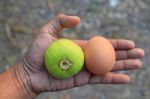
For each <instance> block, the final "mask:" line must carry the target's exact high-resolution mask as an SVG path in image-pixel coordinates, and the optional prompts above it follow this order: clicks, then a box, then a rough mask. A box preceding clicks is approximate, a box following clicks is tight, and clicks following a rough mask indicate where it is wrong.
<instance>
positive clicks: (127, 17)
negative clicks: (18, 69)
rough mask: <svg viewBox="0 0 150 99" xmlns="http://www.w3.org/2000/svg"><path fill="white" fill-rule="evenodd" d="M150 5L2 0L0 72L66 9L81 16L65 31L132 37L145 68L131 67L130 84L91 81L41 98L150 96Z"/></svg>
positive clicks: (121, 0) (126, 0)
mask: <svg viewBox="0 0 150 99" xmlns="http://www.w3.org/2000/svg"><path fill="white" fill-rule="evenodd" d="M149 5H150V1H149V0H0V72H3V71H4V70H6V69H8V68H9V67H10V66H11V65H12V64H15V63H16V62H17V61H18V60H19V59H20V57H21V56H23V54H24V53H25V52H26V50H27V48H28V46H29V44H30V43H31V40H32V38H33V36H34V35H35V34H36V32H35V30H36V28H38V27H40V26H41V25H42V24H44V23H45V22H47V21H48V20H49V19H51V18H52V17H53V16H55V15H57V14H58V13H60V12H64V13H67V14H70V15H78V16H80V17H81V19H82V22H81V24H79V25H78V26H77V27H76V28H73V29H68V30H67V29H65V30H64V31H63V33H62V34H63V35H64V36H65V37H70V38H73V39H75V38H78V39H88V38H90V37H92V36H95V35H103V36H105V37H108V38H127V39H131V40H133V41H135V42H136V46H137V47H142V48H143V49H144V50H145V52H146V56H145V58H144V59H143V62H144V68H143V69H142V70H141V71H131V72H126V73H129V74H130V75H131V77H132V82H131V83H130V84H128V85H92V86H91V85H87V86H83V87H80V88H74V89H70V90H66V91H61V92H57V93H55V92H53V93H44V94H41V95H40V96H39V97H37V98H36V99H41V98H42V99H150V76H149V75H150V68H149V64H150V53H149V52H150V39H149V38H150V17H149V16H150V6H149Z"/></svg>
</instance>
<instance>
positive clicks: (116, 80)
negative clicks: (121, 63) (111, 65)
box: [88, 73, 130, 84]
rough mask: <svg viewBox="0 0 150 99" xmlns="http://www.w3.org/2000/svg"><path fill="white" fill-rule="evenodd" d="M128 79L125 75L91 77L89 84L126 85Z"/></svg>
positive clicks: (110, 74)
mask: <svg viewBox="0 0 150 99" xmlns="http://www.w3.org/2000/svg"><path fill="white" fill-rule="evenodd" d="M129 82H130V77H129V76H127V75H125V74H114V73H107V74H106V75H104V76H94V75H93V76H91V77H90V79H89V82H88V83H89V84H127V83H129Z"/></svg>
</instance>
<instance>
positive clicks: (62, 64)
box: [59, 58, 72, 70]
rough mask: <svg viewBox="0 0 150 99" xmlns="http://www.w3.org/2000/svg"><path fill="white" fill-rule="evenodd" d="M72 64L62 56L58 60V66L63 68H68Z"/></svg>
mask: <svg viewBox="0 0 150 99" xmlns="http://www.w3.org/2000/svg"><path fill="white" fill-rule="evenodd" d="M71 65H72V64H71V63H70V61H69V60H67V59H66V58H63V59H62V60H61V61H60V64H59V66H60V68H61V69H63V70H68V69H69V68H70V66H71Z"/></svg>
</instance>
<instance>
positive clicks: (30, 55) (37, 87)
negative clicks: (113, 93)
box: [16, 14, 144, 93]
mask: <svg viewBox="0 0 150 99" xmlns="http://www.w3.org/2000/svg"><path fill="white" fill-rule="evenodd" d="M79 22H80V18H79V17H77V16H66V15H64V14H60V15H58V16H56V17H55V18H54V19H52V20H51V21H50V22H49V23H47V24H46V25H45V26H43V27H42V28H41V30H40V33H39V34H38V35H37V37H36V38H35V40H34V41H33V42H32V44H31V46H30V48H29V50H28V52H27V53H26V54H25V56H24V58H23V60H22V62H21V64H20V65H18V66H17V68H16V74H17V77H18V79H19V80H20V81H21V82H24V83H25V87H26V89H28V90H32V91H33V92H36V93H40V92H45V91H59V90H64V89H69V88H73V87H77V86H81V85H85V84H126V83H128V82H129V81H130V77H129V76H127V75H125V74H117V73H114V71H124V70H133V69H139V68H141V66H142V62H141V61H140V60H139V59H140V58H142V57H143V56H144V51H143V50H142V49H140V48H135V44H134V42H132V41H129V40H123V39H111V40H110V42H111V43H112V45H113V47H114V48H115V51H116V57H117V60H116V63H115V66H114V68H113V69H112V71H111V72H109V73H108V74H106V75H104V76H95V75H92V74H91V73H89V72H88V71H87V70H86V68H83V70H82V71H81V72H80V73H79V74H77V75H75V76H74V77H72V78H69V79H67V80H59V79H56V78H54V77H52V76H51V75H50V74H49V73H48V72H47V70H46V69H45V65H44V52H45V50H46V49H47V47H48V46H49V45H50V44H51V43H52V42H54V41H55V40H57V39H59V32H60V31H61V30H62V29H63V28H71V27H74V26H75V25H77V24H78V23H79ZM75 42H76V43H77V44H79V45H80V46H81V47H82V48H83V49H84V46H85V45H86V43H87V41H85V40H75Z"/></svg>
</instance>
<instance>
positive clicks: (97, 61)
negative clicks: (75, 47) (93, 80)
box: [84, 36, 116, 76]
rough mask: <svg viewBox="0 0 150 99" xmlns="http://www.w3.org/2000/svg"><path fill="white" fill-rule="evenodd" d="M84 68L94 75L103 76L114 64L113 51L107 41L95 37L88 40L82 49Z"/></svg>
mask: <svg viewBox="0 0 150 99" xmlns="http://www.w3.org/2000/svg"><path fill="white" fill-rule="evenodd" d="M84 54H85V64H86V68H87V69H88V70H89V71H90V72H91V73H93V74H95V75H99V76H101V75H104V74H106V73H108V72H109V71H111V69H112V68H113V66H114V64H115V60H116V56H115V50H114V48H113V46H112V45H111V43H110V42H109V40H107V39H106V38H104V37H101V36H97V37H93V38H92V39H90V40H89V41H88V43H87V45H86V47H85V49H84Z"/></svg>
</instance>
